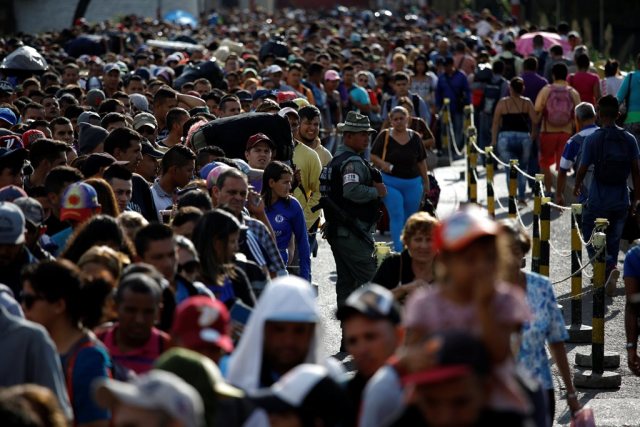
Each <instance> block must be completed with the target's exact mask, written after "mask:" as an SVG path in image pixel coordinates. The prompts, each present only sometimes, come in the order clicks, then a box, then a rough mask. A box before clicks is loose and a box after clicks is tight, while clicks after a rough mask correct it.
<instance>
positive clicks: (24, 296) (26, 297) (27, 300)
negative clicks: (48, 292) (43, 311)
mask: <svg viewBox="0 0 640 427" xmlns="http://www.w3.org/2000/svg"><path fill="white" fill-rule="evenodd" d="M20 299H21V300H22V305H23V306H24V308H26V309H27V310H30V309H31V307H33V304H35V303H36V302H37V301H40V300H43V299H44V297H43V296H42V295H35V294H28V293H25V292H21V293H20Z"/></svg>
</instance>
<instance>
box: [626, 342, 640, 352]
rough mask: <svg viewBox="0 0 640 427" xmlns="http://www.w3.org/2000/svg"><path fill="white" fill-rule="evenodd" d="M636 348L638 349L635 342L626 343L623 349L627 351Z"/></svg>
mask: <svg viewBox="0 0 640 427" xmlns="http://www.w3.org/2000/svg"><path fill="white" fill-rule="evenodd" d="M637 347H638V343H635V342H628V343H627V344H626V345H625V348H626V349H627V350H631V349H632V348H637Z"/></svg>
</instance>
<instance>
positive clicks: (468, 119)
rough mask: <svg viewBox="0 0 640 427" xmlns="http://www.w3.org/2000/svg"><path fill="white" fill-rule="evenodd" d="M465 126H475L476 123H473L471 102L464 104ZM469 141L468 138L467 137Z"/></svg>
mask: <svg viewBox="0 0 640 427" xmlns="http://www.w3.org/2000/svg"><path fill="white" fill-rule="evenodd" d="M463 126H464V129H469V128H470V127H475V124H474V123H473V105H471V104H469V105H465V106H464V122H463ZM468 136H469V135H467V137H468ZM467 141H468V139H467Z"/></svg>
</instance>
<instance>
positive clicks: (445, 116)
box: [440, 98, 451, 155]
mask: <svg viewBox="0 0 640 427" xmlns="http://www.w3.org/2000/svg"><path fill="white" fill-rule="evenodd" d="M450 103H451V100H450V99H449V98H445V99H444V107H443V109H442V123H441V126H440V132H441V141H442V151H447V150H449V155H451V151H450V150H451V147H449V144H450V142H451V141H449V120H450V118H449V104H450Z"/></svg>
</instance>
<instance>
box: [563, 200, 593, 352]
mask: <svg viewBox="0 0 640 427" xmlns="http://www.w3.org/2000/svg"><path fill="white" fill-rule="evenodd" d="M581 225H582V205H581V204H579V203H574V204H572V205H571V271H573V272H574V273H573V275H572V276H571V324H570V325H569V326H568V327H567V332H569V340H568V341H569V342H572V343H581V344H585V343H589V342H591V333H592V329H591V327H590V326H586V325H583V324H582V241H581V240H580V231H579V230H580V226H581Z"/></svg>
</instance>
